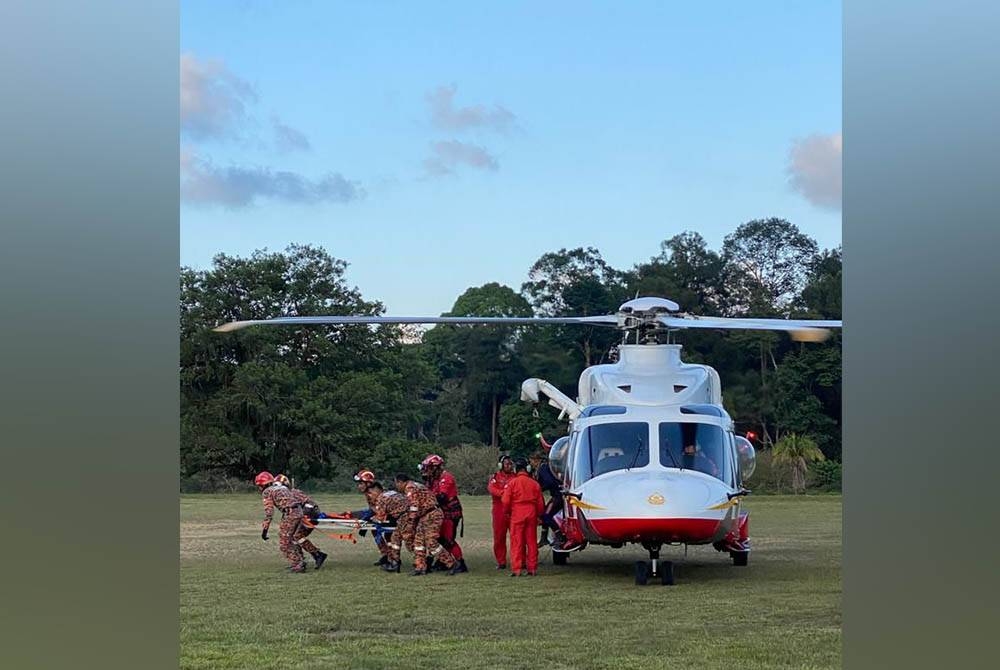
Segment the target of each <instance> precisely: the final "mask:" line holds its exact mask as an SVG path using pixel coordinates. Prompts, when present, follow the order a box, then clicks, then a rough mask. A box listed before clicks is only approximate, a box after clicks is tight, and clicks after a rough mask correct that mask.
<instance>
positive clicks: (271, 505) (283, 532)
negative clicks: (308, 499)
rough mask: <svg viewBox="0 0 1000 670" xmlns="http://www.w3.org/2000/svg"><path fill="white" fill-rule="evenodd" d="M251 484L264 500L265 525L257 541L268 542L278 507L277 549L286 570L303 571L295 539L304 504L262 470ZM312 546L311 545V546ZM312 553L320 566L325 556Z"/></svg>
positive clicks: (303, 566) (302, 563)
mask: <svg viewBox="0 0 1000 670" xmlns="http://www.w3.org/2000/svg"><path fill="white" fill-rule="evenodd" d="M254 484H256V485H257V490H259V491H260V493H261V497H262V498H263V501H264V524H263V526H262V528H261V532H260V539H262V540H267V534H268V531H269V529H270V527H271V519H272V518H274V509H275V508H278V509H279V510H281V512H282V517H281V526H280V528H279V531H278V547H279V549H280V550H281V553H282V554H283V555H284V556H285V558H286V559H287V560H288V563H289V566H288V569H289V570H291V571H292V572H297V573H301V572H305V571H306V564H305V561H303V558H302V545H301V544H299V543H297V542H296V541H295V540H294V537H295V535H296V533H297V532H298V530H299V526H300V525H301V522H302V516H303V514H304V510H303V503H302V502H298V501H296V497H295V496H294V495H293V493H292V490H291V489H289V488H288V487H286V486H283V485H282V484H280V483H278V482H277V481H275V479H274V475H272V474H271V473H270V472H267V471H264V472H260V473H258V474H257V476H256V477H254ZM310 546H311V543H310ZM318 554H319V552H318V550H317V554H313V558H315V559H316V562H317V564H318V565H322V564H323V561H324V560H326V556H325V555H323V556H322V558H320V556H319V555H318Z"/></svg>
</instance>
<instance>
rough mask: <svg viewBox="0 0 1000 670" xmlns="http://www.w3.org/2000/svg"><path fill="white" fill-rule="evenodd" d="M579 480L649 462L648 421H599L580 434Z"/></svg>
mask: <svg viewBox="0 0 1000 670" xmlns="http://www.w3.org/2000/svg"><path fill="white" fill-rule="evenodd" d="M579 453H580V456H581V459H580V460H581V461H582V462H581V463H580V465H581V466H583V467H582V468H581V470H582V471H581V472H580V473H579V474H580V475H581V478H580V481H585V480H587V479H590V478H591V477H596V476H597V475H603V474H604V473H606V472H613V471H615V470H627V469H629V468H641V467H643V466H645V465H649V424H648V423H645V422H640V421H635V422H616V423H601V424H597V425H596V426H589V427H588V428H586V429H584V430H583V431H582V433H581V435H580V448H579Z"/></svg>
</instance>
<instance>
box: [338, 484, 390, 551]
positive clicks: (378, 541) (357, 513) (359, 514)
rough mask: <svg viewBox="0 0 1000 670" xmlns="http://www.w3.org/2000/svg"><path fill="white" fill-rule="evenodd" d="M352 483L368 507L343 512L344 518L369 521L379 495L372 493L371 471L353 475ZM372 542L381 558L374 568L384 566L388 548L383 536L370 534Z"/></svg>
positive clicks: (361, 532)
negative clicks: (355, 485) (353, 482)
mask: <svg viewBox="0 0 1000 670" xmlns="http://www.w3.org/2000/svg"><path fill="white" fill-rule="evenodd" d="M354 481H355V482H357V485H358V493H360V494H361V495H363V496H364V497H365V502H367V503H368V507H367V508H365V509H359V510H348V511H346V512H344V516H349V517H351V518H352V519H361V520H362V521H370V520H371V518H372V516H374V514H375V501H376V500H377V499H378V496H379V493H380V492H376V491H373V490H372V488H371V486H372V484H373V483H375V473H374V472H372V471H371V470H361V471H360V472H358V473H357V474H356V475H354ZM366 533H367V531H365V530H362V531H360V533H359V535H365V534H366ZM372 540H374V541H375V546H376V547H378V550H379V553H380V554H381V556H380V557H379V559H378V560H377V561H375V565H376V566H384V565H386V564H387V563H388V562H389V557H388V549H389V548H388V546H387V545H386V541H385V536H384V534H383V533H378V532H375V533H372Z"/></svg>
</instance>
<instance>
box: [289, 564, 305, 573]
mask: <svg viewBox="0 0 1000 670" xmlns="http://www.w3.org/2000/svg"><path fill="white" fill-rule="evenodd" d="M288 570H289V571H290V572H295V573H302V572H305V571H306V564H305V563H296V564H295V565H293V566H291V567H289V568H288Z"/></svg>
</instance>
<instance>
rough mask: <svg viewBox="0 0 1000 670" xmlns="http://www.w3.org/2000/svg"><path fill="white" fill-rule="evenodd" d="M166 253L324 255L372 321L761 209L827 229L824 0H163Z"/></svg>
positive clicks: (832, 67) (831, 84)
mask: <svg viewBox="0 0 1000 670" xmlns="http://www.w3.org/2000/svg"><path fill="white" fill-rule="evenodd" d="M181 52H182V63H181V81H182V95H181V114H182V136H181V145H182V170H181V179H182V206H181V221H180V223H181V263H182V264H183V265H187V266H192V267H196V268H206V267H208V266H209V265H210V263H211V258H212V256H213V255H215V254H216V253H219V252H226V253H230V254H241V255H242V254H247V253H249V252H251V251H252V250H254V249H258V248H265V247H266V248H268V249H272V250H278V249H283V248H284V247H286V246H287V245H288V244H290V243H311V244H316V245H320V246H323V247H325V248H326V249H327V250H328V251H329V252H330V253H331V254H332V255H334V256H335V257H337V258H341V259H343V260H345V261H347V262H348V263H349V264H350V266H349V268H348V271H347V280H348V283H350V284H351V285H356V286H357V287H358V288H360V289H361V291H362V293H363V294H364V295H365V297H366V298H369V299H378V300H381V301H382V302H384V303H385V304H386V306H387V309H388V312H389V313H395V314H438V313H441V312H443V311H446V310H448V309H449V308H450V307H451V305H452V303H453V302H454V300H455V298H456V297H457V296H458V295H459V294H460V293H461V292H462V291H463V290H464V289H465V288H467V287H469V286H478V285H481V284H484V283H486V282H490V281H498V282H501V283H504V284H507V285H509V286H511V287H513V288H514V289H515V290H516V289H518V288H519V287H520V285H521V283H522V282H524V281H525V280H526V279H527V273H528V269H529V268H530V266H531V265H532V263H533V262H534V261H535V260H537V258H538V257H539V256H541V255H542V254H543V253H545V252H548V251H555V250H558V249H560V248H563V247H565V248H573V247H577V246H595V247H597V248H598V249H600V250H601V252H602V253H603V255H604V258H605V259H606V260H607V261H608V262H610V263H611V264H612V265H614V266H615V267H619V268H628V267H631V266H632V265H633V264H635V263H636V262H640V261H645V260H647V259H648V258H649V257H650V256H653V255H655V254H656V253H658V251H659V244H660V242H661V241H662V240H664V239H667V238H669V237H671V236H673V235H674V234H676V233H679V232H681V231H684V230H696V231H698V232H700V233H701V234H702V235H703V236H704V237H705V238H706V240H707V241H708V242H709V244H710V246H712V247H713V248H716V249H717V248H719V247H720V246H721V243H722V238H723V237H724V236H725V235H726V234H728V233H730V232H732V231H733V230H734V229H735V228H736V227H737V226H738V225H739V224H741V223H743V222H745V221H748V220H750V219H754V218H762V217H768V216H779V217H783V218H786V219H788V220H790V221H792V222H793V223H795V224H796V225H798V226H799V227H800V228H801V229H802V230H803V231H804V232H806V233H807V234H809V235H811V236H812V237H813V238H815V239H816V240H817V241H818V242H819V244H820V246H822V247H834V246H837V245H839V244H840V240H841V212H840V207H839V201H840V179H839V170H840V147H841V144H840V131H841V6H840V3H839V2H836V3H831V2H808V3H805V2H781V3H779V2H762V3H726V4H725V6H723V3H717V4H716V5H715V6H712V7H707V6H701V3H680V2H677V3H667V2H630V3H608V2H604V3H597V2H547V3H537V2H536V3H529V2H509V3H490V4H487V3H468V2H466V3H453V2H433V3H431V2H424V3H413V2H411V3H403V2H379V1H375V0H372V1H369V2H353V3H347V2H318V1H317V2H306V1H299V0H286V1H285V2H263V1H259V2H255V1H253V0H241V1H235V2H221V1H218V2H190V1H187V2H183V3H182V8H181Z"/></svg>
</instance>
